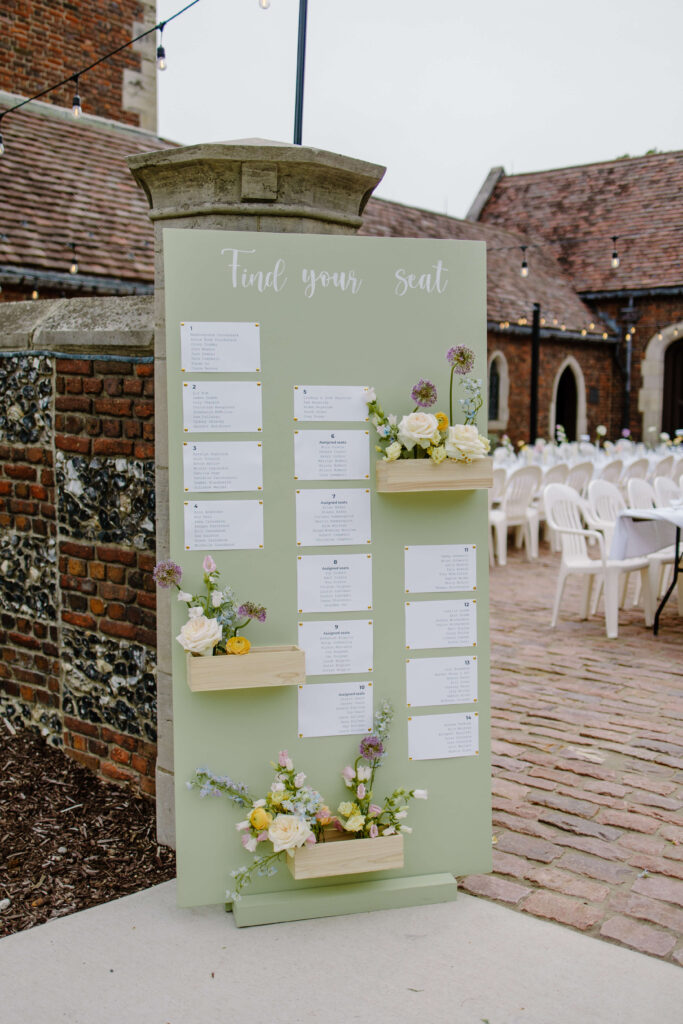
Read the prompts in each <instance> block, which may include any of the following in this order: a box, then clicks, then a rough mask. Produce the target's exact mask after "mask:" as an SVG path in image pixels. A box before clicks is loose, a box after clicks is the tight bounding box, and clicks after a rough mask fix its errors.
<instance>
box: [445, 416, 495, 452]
mask: <svg viewBox="0 0 683 1024" xmlns="http://www.w3.org/2000/svg"><path fill="white" fill-rule="evenodd" d="M445 448H446V455H447V456H448V458H449V459H459V460H460V461H461V462H462V461H464V462H472V461H473V459H483V458H484V456H485V455H487V454H488V452H489V450H490V448H491V445H490V444H489V439H488V438H487V437H482V435H481V434H480V433H479V431H478V430H477V428H476V427H475V426H474V425H470V426H468V425H465V424H464V423H458V424H456V426H455V427H449V428H448V436H447V438H446V441H445Z"/></svg>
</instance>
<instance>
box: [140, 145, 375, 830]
mask: <svg viewBox="0 0 683 1024" xmlns="http://www.w3.org/2000/svg"><path fill="white" fill-rule="evenodd" d="M128 166H129V167H130V169H131V172H132V174H133V176H134V178H135V180H136V181H137V182H138V184H139V185H140V186H141V188H142V189H144V192H145V194H146V196H147V200H148V202H149V206H150V218H151V220H152V221H153V222H154V227H155V285H154V287H155V346H154V361H155V395H156V398H155V405H156V413H155V415H156V492H157V495H156V497H157V558H159V559H161V558H167V557H168V552H169V530H168V523H169V519H168V511H169V510H168V436H167V396H166V330H165V311H164V268H163V235H162V231H163V229H164V228H165V227H169V228H189V229H193V228H201V229H209V230H211V229H214V230H218V229H223V230H230V231H273V232H275V231H294V232H298V233H299V234H331V235H352V234H355V233H356V232H357V231H358V229H359V227H360V226H361V223H362V213H363V209H364V208H365V204H366V203H367V201H368V199H369V198H370V196H371V194H372V192H373V190H374V189H375V188H376V187H377V185H378V184H379V182H380V181H381V180H382V177H383V175H384V171H385V168H383V167H379V166H377V165H376V164H369V163H365V162H364V161H362V160H355V159H352V158H351V157H346V156H340V155H338V154H336V153H327V152H325V151H323V150H319V149H311V148H309V147H305V146H293V145H288V144H284V143H277V142H266V141H264V140H261V139H251V140H242V141H239V142H225V143H208V144H206V145H199V146H187V147H183V148H178V149H171V150H164V151H161V152H154V153H143V154H141V155H137V156H132V157H129V158H128ZM157 596H158V605H157V657H158V669H157V672H158V675H157V694H158V719H159V721H158V729H159V732H158V735H159V741H158V742H159V747H158V757H157V769H156V786H157V835H158V839H159V842H160V843H163V844H164V845H166V846H175V834H174V801H173V707H172V696H171V695H172V689H171V644H172V642H173V640H172V637H171V630H170V592H169V591H158V592H157Z"/></svg>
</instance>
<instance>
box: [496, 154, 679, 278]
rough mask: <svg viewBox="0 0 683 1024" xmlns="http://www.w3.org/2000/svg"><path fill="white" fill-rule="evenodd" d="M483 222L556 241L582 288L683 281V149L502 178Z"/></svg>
mask: <svg viewBox="0 0 683 1024" xmlns="http://www.w3.org/2000/svg"><path fill="white" fill-rule="evenodd" d="M480 221H483V222H485V223H487V224H491V225H494V224H495V225H499V226H501V227H507V228H511V229H513V230H519V231H523V232H527V233H528V234H529V235H535V236H537V237H539V238H545V239H548V240H549V241H551V242H552V243H553V244H552V245H550V246H548V247H546V249H545V250H544V252H545V253H548V254H549V255H550V254H553V253H554V255H556V256H557V258H558V260H560V262H561V263H562V265H563V266H564V268H565V269H566V270H567V272H568V273H569V274H570V276H571V278H572V282H573V285H574V287H575V288H576V290H577V291H579V292H593V291H621V290H626V289H637V288H661V287H672V286H678V285H681V284H683V262H682V259H681V257H682V255H683V151H681V152H675V153H656V154H652V155H650V156H642V157H635V158H632V159H631V158H629V159H622V160H611V161H609V162H608V163H601V164H589V165H587V166H584V167H565V168H561V169H559V170H554V171H537V172H535V173H533V174H514V175H510V176H503V177H502V178H501V179H500V181H499V182H498V184H497V185H496V187H495V188H494V190H493V193H492V195H491V197H490V199H489V200H488V202H487V203H486V204H485V206H484V208H483V211H482V213H481V216H480ZM612 235H618V236H619V238H618V241H617V251H618V253H619V257H620V265H619V267H618V268H617V269H616V270H613V269H612V267H611V262H610V257H611V254H612V238H611V236H612ZM532 259H533V260H535V259H536V250H530V251H529V265H530V266H531V260H532Z"/></svg>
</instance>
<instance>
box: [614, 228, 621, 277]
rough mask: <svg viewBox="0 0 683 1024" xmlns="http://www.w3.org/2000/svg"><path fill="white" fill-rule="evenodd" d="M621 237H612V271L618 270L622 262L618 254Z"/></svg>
mask: <svg viewBox="0 0 683 1024" xmlns="http://www.w3.org/2000/svg"><path fill="white" fill-rule="evenodd" d="M618 237H619V235H612V270H616V269H617V267H618V266H619V263H620V262H621V261H620V259H619V253H618V252H617V238H618Z"/></svg>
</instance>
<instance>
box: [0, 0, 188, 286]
mask: <svg viewBox="0 0 683 1024" xmlns="http://www.w3.org/2000/svg"><path fill="white" fill-rule="evenodd" d="M198 3H199V0H191V2H190V3H189V4H186V5H185V6H184V7H182V8H181V9H180V10H179V11H176V13H175V14H172V15H171V17H170V18H166V20H165V21H160V22H157V24H156V25H153V26H152V28H148V29H145V31H144V32H141V33H140V35H138V36H135V38H134V39H129V40H128V41H127V42H125V43H123V44H122V45H121V46H117V47H116V49H115V50H112V51H111V53H105V54H104V55H103V56H102V57H98V58H97V60H94V61H93V62H92V64H88V66H87V67H84V68H81V69H80V71H76V72H74V74H71V75H69V76H68V78H63V79H62V80H61V82H55V84H54V85H50V86H48V87H47V89H43V90H42V91H41V92H37V93H35V94H34V95H33V96H29V97H27V99H25V100H22V101H21V102H20V103H15V104H14V106H13V107H8V108H7V110H2V111H0V121H1V120H2V118H3V117H5V115H6V114H11V113H12V112H13V111H15V110H19V109H20V108H21V107H25V106H26V105H27V104H28V103H33V101H34V100H39V99H42V98H43V96H47V95H48V94H49V93H51V92H55V90H56V89H61V88H62V87H63V86H65V85H68V84H69V82H73V83H74V85H75V87H76V88H75V94H74V98H73V101H72V105H71V110H72V113H73V115H74V117H80V116H81V114H82V112H83V109H82V106H81V97H80V96H79V93H78V80H79V78H80V77H81V76H82V75H84V74H85V73H86V72H87V71H92V69H93V68H96V67H98V65H100V64H103V63H104V62H105V61H107V60H109V59H110V58H111V57H115V56H116V54H117V53H121V51H122V50H126V49H127V48H128V47H129V46H132V45H133V43H137V42H138V40H140V39H144V38H145V37H146V36H149V35H151V34H152V32H156V31H157V30H161V31H163V28H164V26H165V25H168V23H169V21H173V20H174V19H175V18H179V17H180V15H181V14H184V13H185V11H189V9H190V7H194V6H195V4H198ZM159 50H163V46H160V47H159ZM159 50H157V61H158V60H159V58H160V57H162V58H163V61H164V66H166V65H165V62H166V54H165V53H163V55H162V54H160V53H159ZM159 66H160V65H159ZM161 70H163V68H162V69H161ZM4 152H5V146H4V143H3V138H2V134H0V156H2V154H3V153H4ZM36 297H37V294H36Z"/></svg>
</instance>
